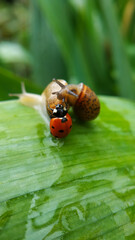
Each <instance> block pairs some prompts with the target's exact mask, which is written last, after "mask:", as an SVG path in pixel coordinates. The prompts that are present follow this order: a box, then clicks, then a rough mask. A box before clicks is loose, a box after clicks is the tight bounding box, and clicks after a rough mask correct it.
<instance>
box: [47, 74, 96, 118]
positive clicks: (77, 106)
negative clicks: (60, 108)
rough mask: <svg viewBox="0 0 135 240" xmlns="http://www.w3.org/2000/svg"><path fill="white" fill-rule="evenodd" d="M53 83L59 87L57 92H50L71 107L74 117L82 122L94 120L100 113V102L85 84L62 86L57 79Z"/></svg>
mask: <svg viewBox="0 0 135 240" xmlns="http://www.w3.org/2000/svg"><path fill="white" fill-rule="evenodd" d="M54 81H55V82H56V83H57V84H58V85H59V86H60V87H61V89H60V90H59V91H55V92H52V94H54V95H57V98H58V99H59V100H62V99H64V101H65V102H66V103H67V104H68V105H69V106H73V109H74V112H75V114H76V116H77V117H78V118H79V119H80V120H83V121H90V120H93V119H95V118H96V117H97V116H98V114H99V112H100V102H99V99H98V97H97V96H96V94H95V93H94V92H93V91H92V90H91V89H90V88H89V87H88V86H86V85H85V84H83V83H80V84H78V85H75V84H68V85H67V84H65V85H64V84H63V83H62V82H60V81H59V80H57V79H54Z"/></svg>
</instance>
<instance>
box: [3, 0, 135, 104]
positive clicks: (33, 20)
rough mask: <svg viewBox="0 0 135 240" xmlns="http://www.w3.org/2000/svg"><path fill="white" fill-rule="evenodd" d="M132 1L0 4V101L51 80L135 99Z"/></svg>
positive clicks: (42, 0)
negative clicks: (61, 80) (22, 82)
mask: <svg viewBox="0 0 135 240" xmlns="http://www.w3.org/2000/svg"><path fill="white" fill-rule="evenodd" d="M134 23H135V1H134V0H64V1H63V0H57V1H56V0H49V1H48V0H29V1H28V0H16V1H14V0H12V1H11V0H8V1H4V0H3V1H1V2H0V100H6V99H9V97H8V93H10V92H20V82H21V81H25V83H26V88H27V90H28V91H31V92H39V93H41V92H42V90H43V89H44V88H45V86H46V85H47V84H48V83H49V82H50V81H51V80H52V78H63V79H66V80H67V81H68V82H69V83H80V82H84V83H85V84H87V85H89V86H90V87H91V88H92V89H93V90H94V91H95V92H96V93H97V94H99V95H112V96H121V97H124V98H129V99H135V44H134V43H135V27H134V25H135V24H134Z"/></svg>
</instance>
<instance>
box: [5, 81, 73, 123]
mask: <svg viewBox="0 0 135 240" xmlns="http://www.w3.org/2000/svg"><path fill="white" fill-rule="evenodd" d="M61 84H62V86H65V85H67V82H66V81H65V80H62V79H59V84H57V83H56V82H55V81H54V80H53V81H52V82H50V83H49V84H48V86H47V87H46V88H45V89H44V91H43V93H42V94H41V95H38V94H33V93H28V92H26V90H25V86H24V83H22V84H21V86H22V93H19V94H18V93H17V94H16V93H15V94H14V93H13V94H12V93H11V94H9V96H16V97H19V101H20V102H21V103H22V104H23V105H26V106H28V107H33V108H35V109H36V110H38V111H39V113H40V114H41V115H42V117H43V118H44V120H45V122H46V123H47V124H48V125H49V120H50V119H49V116H50V117H53V114H54V117H55V114H56V111H57V108H56V106H58V105H62V106H64V108H62V111H65V112H67V111H68V109H69V105H68V104H66V103H65V102H64V99H62V100H61V99H58V98H57V95H54V94H53V92H54V90H55V91H60V90H61ZM71 94H72V93H71ZM47 113H48V114H47ZM48 115H49V116H48Z"/></svg>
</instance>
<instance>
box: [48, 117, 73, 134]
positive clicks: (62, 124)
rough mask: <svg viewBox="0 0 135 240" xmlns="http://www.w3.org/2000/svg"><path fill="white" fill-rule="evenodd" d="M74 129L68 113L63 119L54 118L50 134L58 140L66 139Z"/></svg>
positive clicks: (51, 122) (51, 121)
mask: <svg viewBox="0 0 135 240" xmlns="http://www.w3.org/2000/svg"><path fill="white" fill-rule="evenodd" d="M71 129H72V119H71V117H70V115H69V114H68V113H67V114H66V115H65V116H63V117H54V118H52V119H51V120H50V132H51V134H52V135H53V136H54V137H56V138H64V137H66V136H67V135H68V134H69V133H70V131H71Z"/></svg>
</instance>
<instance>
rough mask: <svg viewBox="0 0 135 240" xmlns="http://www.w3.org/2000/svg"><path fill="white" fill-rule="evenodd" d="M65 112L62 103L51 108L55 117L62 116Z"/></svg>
mask: <svg viewBox="0 0 135 240" xmlns="http://www.w3.org/2000/svg"><path fill="white" fill-rule="evenodd" d="M66 114H67V108H66V107H64V106H63V105H62V104H57V105H56V106H55V109H53V116H55V117H64V116H65V115H66Z"/></svg>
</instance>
